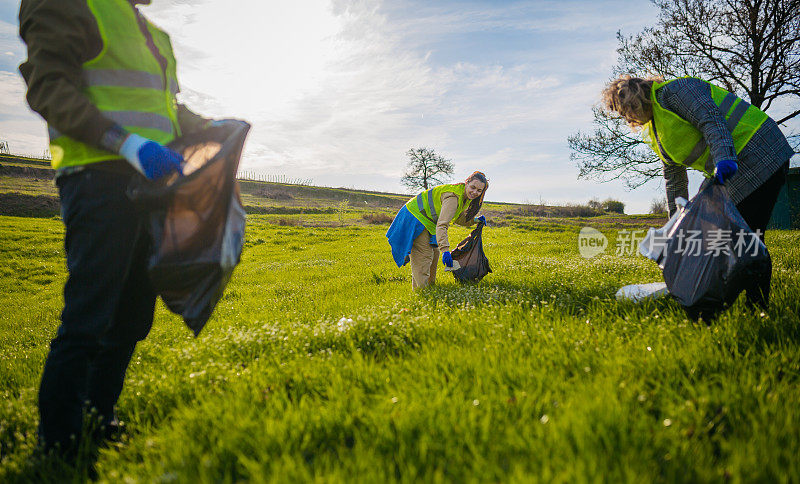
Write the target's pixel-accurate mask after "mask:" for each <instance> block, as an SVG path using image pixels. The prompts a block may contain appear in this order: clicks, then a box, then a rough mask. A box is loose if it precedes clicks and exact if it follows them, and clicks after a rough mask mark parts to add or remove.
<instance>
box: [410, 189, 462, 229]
mask: <svg viewBox="0 0 800 484" xmlns="http://www.w3.org/2000/svg"><path fill="white" fill-rule="evenodd" d="M445 192H452V193H455V194H456V195H457V196H458V208H457V209H456V213H455V215H454V216H453V220H455V219H457V218H458V217H459V216H460V215H461V213H463V212H464V209H466V208H467V205H469V203H468V202H469V200H467V193H466V188H465V185H464V184H463V183H453V184H449V185H437V186H435V187H433V188H429V189H428V190H425V191H424V192H422V193H420V194H419V195H417V196H416V197H414V198H412V199H411V200H409V201H408V202H406V208H407V209H408V211H409V212H411V214H412V215H414V217H416V219H417V220H419V221H420V222H422V225H424V226H425V229H427V230H428V233H430V234H431V235H436V222H438V221H439V213H441V210H442V194H443V193H445Z"/></svg>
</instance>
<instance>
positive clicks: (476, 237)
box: [450, 222, 492, 282]
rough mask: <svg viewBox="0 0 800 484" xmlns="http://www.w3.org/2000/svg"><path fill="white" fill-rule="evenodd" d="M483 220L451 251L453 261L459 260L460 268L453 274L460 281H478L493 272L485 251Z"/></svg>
mask: <svg viewBox="0 0 800 484" xmlns="http://www.w3.org/2000/svg"><path fill="white" fill-rule="evenodd" d="M482 232H483V222H478V226H477V227H475V229H473V231H472V232H471V233H470V234H469V235H468V236H467V238H466V239H464V240H462V241H461V242H460V243H459V244H458V246H457V247H456V248H455V249H453V251H451V252H450V255H451V256H453V261H456V262H458V264H459V265H460V266H461V267H460V268H458V269H456V270H454V271H452V273H453V276H455V278H456V280H457V281H459V282H478V281H480V280H481V279H483V278H484V276H486V274H488V273H490V272H492V269H491V267H489V259H487V258H486V254H484V253H483V240H482V239H481V233H482Z"/></svg>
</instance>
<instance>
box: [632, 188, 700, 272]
mask: <svg viewBox="0 0 800 484" xmlns="http://www.w3.org/2000/svg"><path fill="white" fill-rule="evenodd" d="M687 203H688V201H687V200H686V199H685V198H683V197H677V198H676V199H675V206H676V207H677V208H678V210H676V211H675V214H674V215H673V216H672V217H670V219H669V220H668V221H667V223H665V224H664V226H663V227H661V228H660V229H656V228H653V227H650V228H649V229H647V235H646V236H645V237H644V239H643V240H642V242H641V243H639V253H640V254H642V255H643V256H645V257H647V258H648V259H652V260H654V261H656V263H658V265H659V267H661V268H662V269H663V268H664V266H663V258H664V250H665V249H666V243H665V242H666V240H667V237H666V234H667V233H669V231H670V229H671V228H672V227H673V226H674V225H675V224H676V223H677V222H678V219H680V218H681V214H682V213H683V210H684V208H685V207H686V204H687Z"/></svg>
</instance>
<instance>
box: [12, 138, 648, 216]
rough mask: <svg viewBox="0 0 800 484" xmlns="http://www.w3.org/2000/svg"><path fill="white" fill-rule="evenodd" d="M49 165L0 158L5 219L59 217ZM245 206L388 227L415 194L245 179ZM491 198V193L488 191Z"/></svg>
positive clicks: (492, 208)
mask: <svg viewBox="0 0 800 484" xmlns="http://www.w3.org/2000/svg"><path fill="white" fill-rule="evenodd" d="M53 176H54V172H53V170H52V169H50V166H49V161H47V160H41V159H35V158H24V157H15V156H9V155H3V154H0V215H10V216H22V217H54V216H58V213H59V204H58V191H57V189H56V187H55V185H54V183H53ZM239 188H240V191H241V197H242V204H243V205H244V207H245V211H247V212H248V213H250V214H268V215H272V216H276V217H279V220H282V221H283V223H284V224H287V225H303V224H306V225H308V224H311V225H320V224H326V223H328V224H338V225H341V224H344V223H350V224H352V223H371V222H372V223H388V222H390V221H391V217H393V216H394V213H396V212H397V210H398V209H399V208H400V207H401V206H402V205H403V204H404V203H406V202H407V201H408V199H409V197H410V195H407V194H398V193H384V192H377V191H369V190H357V189H348V188H331V187H316V186H307V185H295V184H287V183H274V182H264V181H252V180H240V181H239ZM489 197H490V198H491V193H489ZM483 212H484V213H486V214H487V216H489V217H491V218H493V219H494V221H495V222H496V223H498V224H504V223H511V221H512V220H513V219H514V217H519V216H522V217H542V218H552V217H556V218H558V217H570V218H577V219H582V218H592V219H594V218H595V217H603V218H606V219H613V220H619V221H621V222H623V223H625V221H627V222H628V223H631V221H633V222H632V223H638V222H637V221H641V220H650V221H652V223H651V225H659V224H660V223H662V222H663V220H664V216H662V215H656V216H645V217H641V216H640V217H634V218H630V217H627V216H620V215H619V214H605V213H603V212H601V211H598V210H594V209H591V208H589V207H587V206H583V205H569V206H547V205H532V204H518V203H507V202H492V201H488V200H487V202H485V203H484V210H483Z"/></svg>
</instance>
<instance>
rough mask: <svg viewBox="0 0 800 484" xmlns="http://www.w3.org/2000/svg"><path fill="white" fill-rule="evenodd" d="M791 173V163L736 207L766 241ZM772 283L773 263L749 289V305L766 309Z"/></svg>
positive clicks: (787, 163) (754, 230) (752, 228)
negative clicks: (782, 190)
mask: <svg viewBox="0 0 800 484" xmlns="http://www.w3.org/2000/svg"><path fill="white" fill-rule="evenodd" d="M788 173H789V162H788V161H787V162H786V164H785V165H783V167H781V168H780V169H778V171H776V172H775V173H774V174H773V175H772V176H771V177H769V178H768V179H767V181H765V182H764V183H763V184H762V185H761V186H760V187H758V188H756V190H755V191H754V192H753V193H751V194H750V195H748V196H747V198H745V199H744V200H742V201H741V202H739V204H738V205H736V208H737V209H738V210H739V213H740V214H742V218H744V221H745V222H747V225H749V226H750V229H751V230H752V231H753V232H757V233H760V234H761V240H762V241H763V240H764V231H766V230H767V224H769V219H770V218H771V217H772V210H773V209H774V208H775V203H776V202H777V201H778V194H779V193H780V191H781V188H782V187H783V185H784V184H785V183H786V176H787V175H788ZM771 282H772V262H770V263H769V271H767V272H765V273H764V277H763V278H762V279H761V280H758V281H753V287H752V288H749V289H747V301H748V303H749V304H751V305H752V304H757V305H759V306H761V307H763V308H766V306H767V304H768V303H769V286H770V283H771Z"/></svg>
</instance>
